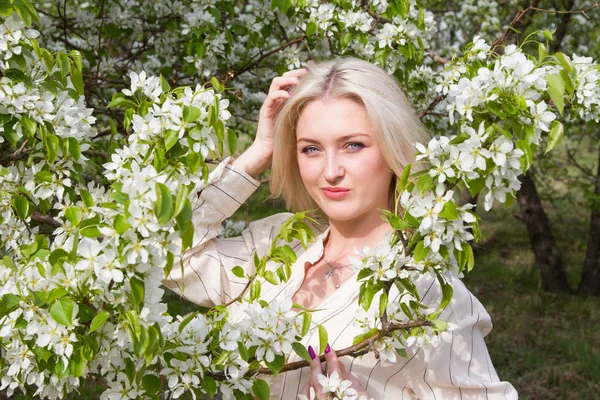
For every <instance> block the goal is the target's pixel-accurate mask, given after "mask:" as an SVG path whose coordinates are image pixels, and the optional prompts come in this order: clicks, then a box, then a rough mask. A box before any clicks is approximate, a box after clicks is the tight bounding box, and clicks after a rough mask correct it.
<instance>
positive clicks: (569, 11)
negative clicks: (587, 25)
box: [491, 0, 600, 50]
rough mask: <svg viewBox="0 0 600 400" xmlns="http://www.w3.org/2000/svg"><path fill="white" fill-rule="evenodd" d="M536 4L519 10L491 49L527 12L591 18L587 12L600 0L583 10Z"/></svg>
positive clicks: (535, 0) (596, 5)
mask: <svg viewBox="0 0 600 400" xmlns="http://www.w3.org/2000/svg"><path fill="white" fill-rule="evenodd" d="M536 5H537V0H534V1H532V2H531V4H530V5H529V7H527V8H524V9H522V10H520V11H519V12H517V15H515V17H514V18H513V20H512V21H511V23H510V25H509V28H508V29H507V30H506V31H504V33H503V34H502V36H501V37H500V38H498V39H497V40H496V41H495V42H494V43H492V46H491V49H492V50H493V49H494V48H495V47H497V46H499V45H500V43H503V42H504V38H505V37H506V35H508V33H509V32H510V31H511V28H514V26H515V25H516V24H518V23H519V22H520V21H521V19H523V17H525V15H527V13H529V12H530V11H538V12H543V13H547V14H582V15H583V16H584V17H585V18H587V19H590V17H589V15H587V12H588V11H590V10H593V9H595V8H598V7H600V1H599V2H596V4H594V5H592V6H589V7H587V8H584V9H582V10H567V11H559V10H548V9H544V8H538V7H536Z"/></svg>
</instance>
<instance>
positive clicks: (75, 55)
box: [69, 50, 83, 71]
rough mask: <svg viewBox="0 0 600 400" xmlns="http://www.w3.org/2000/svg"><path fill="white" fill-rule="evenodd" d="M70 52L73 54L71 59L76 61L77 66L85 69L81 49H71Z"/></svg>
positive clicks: (79, 68)
mask: <svg viewBox="0 0 600 400" xmlns="http://www.w3.org/2000/svg"><path fill="white" fill-rule="evenodd" d="M69 54H70V55H71V59H72V60H73V62H74V63H75V67H77V69H78V70H79V71H81V70H82V69H83V62H82V58H81V53H80V52H79V50H71V51H70V52H69Z"/></svg>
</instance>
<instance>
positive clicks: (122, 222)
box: [114, 214, 131, 235]
mask: <svg viewBox="0 0 600 400" xmlns="http://www.w3.org/2000/svg"><path fill="white" fill-rule="evenodd" d="M114 228H115V230H116V231H117V233H118V234H120V235H121V234H123V233H125V232H126V231H127V230H128V229H129V228H131V225H130V224H129V222H127V218H125V216H124V215H122V214H119V215H117V216H116V217H115V223H114Z"/></svg>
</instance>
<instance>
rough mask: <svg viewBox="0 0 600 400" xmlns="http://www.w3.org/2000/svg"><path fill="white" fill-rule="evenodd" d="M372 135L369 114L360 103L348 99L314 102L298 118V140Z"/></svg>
mask: <svg viewBox="0 0 600 400" xmlns="http://www.w3.org/2000/svg"><path fill="white" fill-rule="evenodd" d="M351 135H362V138H365V137H369V136H373V130H372V127H371V123H370V121H369V118H368V116H367V112H366V110H365V108H364V106H362V105H361V104H358V103H357V102H356V101H352V100H349V99H344V98H340V99H332V100H328V101H323V100H315V101H312V102H311V103H309V104H308V105H307V106H306V107H305V108H304V110H303V111H302V113H301V114H300V118H299V119H298V124H297V127H296V138H297V140H298V141H299V140H301V139H303V138H306V139H320V138H321V139H323V138H335V139H340V140H341V139H348V137H349V136H351Z"/></svg>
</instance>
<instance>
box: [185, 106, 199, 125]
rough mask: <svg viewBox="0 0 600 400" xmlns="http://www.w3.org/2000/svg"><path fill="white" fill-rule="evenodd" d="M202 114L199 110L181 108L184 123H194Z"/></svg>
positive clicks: (191, 107)
mask: <svg viewBox="0 0 600 400" xmlns="http://www.w3.org/2000/svg"><path fill="white" fill-rule="evenodd" d="M201 114H202V112H201V111H200V109H199V108H197V107H193V106H183V121H184V122H185V123H190V122H194V121H195V120H197V119H198V118H199V117H200V115H201Z"/></svg>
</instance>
